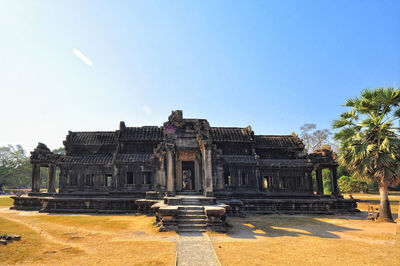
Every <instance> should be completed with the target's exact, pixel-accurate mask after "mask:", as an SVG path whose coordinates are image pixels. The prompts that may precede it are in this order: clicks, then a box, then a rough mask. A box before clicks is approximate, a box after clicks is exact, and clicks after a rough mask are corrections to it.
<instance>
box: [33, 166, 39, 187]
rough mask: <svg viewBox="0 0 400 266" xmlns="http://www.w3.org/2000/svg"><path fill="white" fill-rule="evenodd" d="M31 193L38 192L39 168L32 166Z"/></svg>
mask: <svg viewBox="0 0 400 266" xmlns="http://www.w3.org/2000/svg"><path fill="white" fill-rule="evenodd" d="M32 192H40V166H39V165H37V164H33V165H32Z"/></svg>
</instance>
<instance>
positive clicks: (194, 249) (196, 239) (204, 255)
mask: <svg viewBox="0 0 400 266" xmlns="http://www.w3.org/2000/svg"><path fill="white" fill-rule="evenodd" d="M176 262H177V265H182V266H184V265H194V266H197V265H215V266H217V265H221V263H220V262H219V260H218V258H217V255H216V254H215V251H214V248H213V246H212V244H211V241H210V238H209V237H208V235H207V234H206V233H201V232H192V233H179V240H178V254H177V261H176Z"/></svg>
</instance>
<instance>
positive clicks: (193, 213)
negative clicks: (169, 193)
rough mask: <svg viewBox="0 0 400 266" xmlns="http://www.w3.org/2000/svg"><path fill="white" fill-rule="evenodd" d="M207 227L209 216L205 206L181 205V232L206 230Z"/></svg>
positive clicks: (179, 227)
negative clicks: (206, 213)
mask: <svg viewBox="0 0 400 266" xmlns="http://www.w3.org/2000/svg"><path fill="white" fill-rule="evenodd" d="M206 229H207V217H206V215H205V212H204V207H203V206H193V205H189V206H180V207H179V211H178V231H179V232H204V231H206Z"/></svg>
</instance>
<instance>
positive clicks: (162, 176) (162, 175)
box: [159, 159, 167, 189]
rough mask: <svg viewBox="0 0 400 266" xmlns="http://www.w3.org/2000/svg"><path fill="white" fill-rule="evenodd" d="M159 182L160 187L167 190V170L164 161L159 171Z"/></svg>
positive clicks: (161, 162) (162, 160)
mask: <svg viewBox="0 0 400 266" xmlns="http://www.w3.org/2000/svg"><path fill="white" fill-rule="evenodd" d="M159 171H160V172H159V178H160V179H159V182H160V187H161V188H162V189H165V187H166V183H167V182H166V181H165V168H164V159H161V161H160V170H159Z"/></svg>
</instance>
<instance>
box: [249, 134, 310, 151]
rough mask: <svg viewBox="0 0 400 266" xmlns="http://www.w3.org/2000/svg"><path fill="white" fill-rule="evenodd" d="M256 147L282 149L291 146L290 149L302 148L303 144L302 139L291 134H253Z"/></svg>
mask: <svg viewBox="0 0 400 266" xmlns="http://www.w3.org/2000/svg"><path fill="white" fill-rule="evenodd" d="M255 139H256V148H263V149H267V148H270V149H274V148H275V149H282V148H292V149H303V148H304V145H303V143H302V141H301V140H300V139H299V138H298V137H295V136H292V135H281V136H279V135H255Z"/></svg>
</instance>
